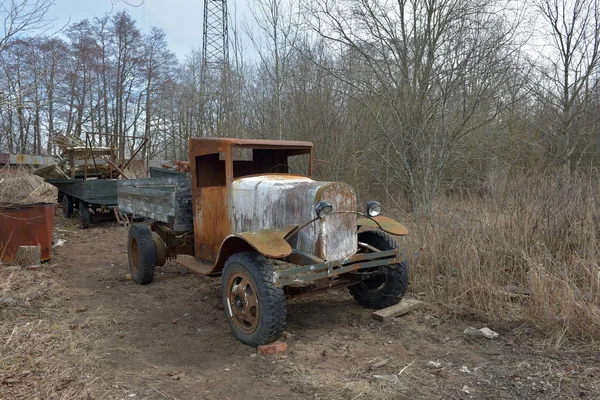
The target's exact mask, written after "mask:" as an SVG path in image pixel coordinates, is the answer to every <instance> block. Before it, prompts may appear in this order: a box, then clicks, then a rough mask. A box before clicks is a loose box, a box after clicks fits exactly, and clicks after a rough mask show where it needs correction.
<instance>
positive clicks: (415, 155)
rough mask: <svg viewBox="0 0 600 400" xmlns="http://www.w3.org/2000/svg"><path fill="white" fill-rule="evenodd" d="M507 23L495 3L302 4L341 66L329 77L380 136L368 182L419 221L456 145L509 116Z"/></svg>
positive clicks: (511, 45) (365, 0)
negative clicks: (402, 200) (400, 198)
mask: <svg viewBox="0 0 600 400" xmlns="http://www.w3.org/2000/svg"><path fill="white" fill-rule="evenodd" d="M508 13H509V11H508V9H506V8H503V6H502V4H499V2H497V1H495V0H478V1H467V0H440V1H436V0H431V1H421V0H401V1H376V2H375V1H371V0H350V1H346V2H335V1H332V0H324V1H316V0H315V1H307V2H305V3H304V15H306V16H307V19H306V25H307V26H308V27H309V28H310V29H311V30H312V32H315V33H317V34H319V35H320V36H322V37H323V38H325V39H326V40H328V41H329V43H330V45H331V48H332V49H337V51H338V57H339V58H340V59H344V60H346V66H345V67H344V68H339V67H338V68H329V72H330V73H331V74H333V75H335V76H336V77H337V78H338V79H340V80H341V81H342V82H344V83H345V84H346V85H347V93H348V95H349V96H351V97H352V98H353V99H354V101H355V102H358V103H359V104H361V105H362V107H364V109H366V110H368V113H369V115H370V118H371V120H372V121H373V123H374V127H375V128H376V131H372V132H369V133H368V134H369V135H370V137H371V140H370V146H371V152H372V157H373V159H376V162H375V163H373V164H372V165H371V170H372V173H373V177H374V178H375V179H377V180H379V181H381V184H382V187H384V188H385V189H386V190H387V191H388V193H389V194H390V196H395V193H394V190H393V188H394V187H401V188H402V189H401V190H400V193H404V195H406V197H407V198H408V200H409V203H410V204H411V206H412V207H411V208H412V209H413V210H415V211H416V210H423V211H425V212H429V211H431V209H432V207H433V202H434V199H435V196H436V194H437V192H438V190H439V185H440V182H441V177H442V173H443V172H444V169H445V167H446V166H447V164H448V160H450V159H451V157H452V155H453V151H454V149H455V148H456V146H457V144H458V143H459V142H460V141H461V140H463V139H464V138H465V137H468V136H469V135H470V134H472V133H473V132H476V131H478V130H481V129H482V128H483V127H486V126H487V125H489V124H490V123H491V122H493V121H494V120H495V119H496V118H497V116H498V115H499V112H500V111H501V110H502V109H503V107H505V106H506V101H507V99H508V96H505V95H503V91H504V88H505V86H506V82H507V81H508V79H509V77H510V76H511V74H512V71H513V70H514V69H515V68H516V66H515V65H514V64H513V63H512V57H513V55H514V54H515V53H516V52H517V50H518V49H517V46H516V44H515V43H516V32H517V31H516V24H517V23H518V21H519V19H518V18H514V19H513V20H512V21H507V19H506V18H504V17H503V16H504V15H506V14H508ZM517 17H518V16H517Z"/></svg>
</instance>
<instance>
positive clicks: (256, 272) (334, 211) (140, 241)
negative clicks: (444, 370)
mask: <svg viewBox="0 0 600 400" xmlns="http://www.w3.org/2000/svg"><path fill="white" fill-rule="evenodd" d="M313 162H314V158H313V145H312V143H310V142H300V141H275V140H273V141H272V140H243V139H230V138H193V139H191V140H190V170H191V173H188V174H185V173H173V174H172V176H170V177H169V176H165V177H161V178H153V179H145V180H124V181H121V182H119V188H118V192H119V208H120V210H121V211H124V212H128V213H132V214H136V215H138V216H143V217H146V218H148V219H147V223H146V224H134V225H132V226H131V227H130V230H129V239H128V257H129V267H130V272H131V275H132V277H133V279H134V280H135V282H136V283H138V284H142V285H143V284H148V283H150V282H152V280H153V276H154V271H155V267H156V266H157V265H159V266H160V265H164V264H165V262H166V260H168V259H171V260H175V261H176V262H177V263H179V264H181V265H182V266H184V267H186V268H188V269H190V270H192V271H195V272H198V273H200V274H202V275H206V276H210V277H220V278H221V283H222V289H221V293H222V301H223V307H224V310H225V315H226V318H227V321H228V323H229V326H230V328H231V330H232V331H233V333H234V335H235V336H236V337H237V338H238V339H239V340H240V341H242V342H244V343H246V344H248V345H251V346H258V345H261V344H265V343H269V342H271V341H273V340H276V339H277V338H278V337H279V336H281V334H282V333H283V330H284V327H285V323H286V313H287V311H286V301H287V300H289V299H293V298H298V297H303V296H307V295H311V294H315V293H321V292H323V291H326V290H330V289H340V288H346V287H347V288H348V290H349V291H350V293H351V294H352V296H353V297H354V299H356V301H357V302H358V303H359V304H360V305H362V306H365V307H369V308H375V309H379V308H385V307H388V306H391V305H394V304H396V303H398V302H399V301H400V300H401V299H402V296H403V295H404V293H405V292H406V289H407V285H408V266H407V262H406V260H407V258H408V257H411V256H412V255H414V253H415V252H414V251H409V250H406V249H400V248H399V246H398V243H397V242H396V240H395V239H394V237H399V236H404V235H407V234H408V231H407V229H406V228H405V227H404V226H403V225H401V224H400V223H398V222H396V221H394V220H393V219H391V218H388V217H385V216H383V215H381V213H382V208H381V205H380V204H379V203H378V202H375V201H371V202H369V203H366V204H364V205H362V204H361V205H358V204H356V195H355V192H354V190H353V189H352V187H350V186H349V185H347V184H345V183H342V182H322V181H317V180H313V179H312V178H311V176H312V169H313V168H312V167H313Z"/></svg>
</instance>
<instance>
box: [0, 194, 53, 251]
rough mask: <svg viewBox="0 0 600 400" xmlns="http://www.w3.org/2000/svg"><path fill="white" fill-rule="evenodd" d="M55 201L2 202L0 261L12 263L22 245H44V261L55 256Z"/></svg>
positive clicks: (0, 206) (42, 247)
mask: <svg viewBox="0 0 600 400" xmlns="http://www.w3.org/2000/svg"><path fill="white" fill-rule="evenodd" d="M55 212H56V205H55V204H53V203H34V204H2V203H0V261H3V262H6V263H11V262H13V261H14V259H15V256H16V255H17V250H18V249H19V247H20V246H37V245H39V246H40V248H41V257H40V259H41V261H47V260H49V259H50V257H51V256H52V228H53V226H54V214H55Z"/></svg>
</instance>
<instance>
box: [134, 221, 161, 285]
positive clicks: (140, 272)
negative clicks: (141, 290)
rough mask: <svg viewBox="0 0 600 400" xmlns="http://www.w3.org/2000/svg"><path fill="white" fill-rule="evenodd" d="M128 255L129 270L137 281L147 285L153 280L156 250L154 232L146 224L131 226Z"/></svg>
mask: <svg viewBox="0 0 600 400" xmlns="http://www.w3.org/2000/svg"><path fill="white" fill-rule="evenodd" d="M127 256H128V258H129V272H130V273H131V276H132V277H133V280H134V281H135V283H137V284H139V285H147V284H149V283H150V282H152V280H153V279H154V269H155V268H156V250H155V248H154V241H153V240H152V232H150V229H148V227H147V226H146V225H143V224H135V225H131V227H130V228H129V238H128V240H127Z"/></svg>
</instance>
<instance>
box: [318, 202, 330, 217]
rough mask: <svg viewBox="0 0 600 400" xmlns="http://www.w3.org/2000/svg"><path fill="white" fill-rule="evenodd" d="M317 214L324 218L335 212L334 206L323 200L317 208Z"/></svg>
mask: <svg viewBox="0 0 600 400" xmlns="http://www.w3.org/2000/svg"><path fill="white" fill-rule="evenodd" d="M315 212H316V213H317V217H319V218H323V217H326V216H328V215H329V214H331V213H332V212H333V206H332V205H331V203H330V202H328V201H327V200H321V201H320V202H318V203H317V205H316V206H315Z"/></svg>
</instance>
